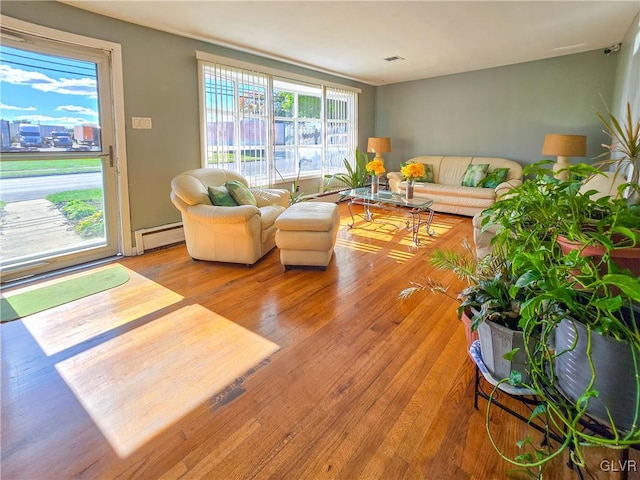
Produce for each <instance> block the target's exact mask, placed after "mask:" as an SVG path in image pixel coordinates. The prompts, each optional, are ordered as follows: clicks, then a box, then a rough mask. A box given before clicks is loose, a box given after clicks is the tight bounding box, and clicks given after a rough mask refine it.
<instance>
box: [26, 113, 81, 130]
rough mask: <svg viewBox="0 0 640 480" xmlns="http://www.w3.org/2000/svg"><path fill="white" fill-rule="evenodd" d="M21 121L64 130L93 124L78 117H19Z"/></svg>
mask: <svg viewBox="0 0 640 480" xmlns="http://www.w3.org/2000/svg"><path fill="white" fill-rule="evenodd" d="M20 119H21V120H27V121H30V122H31V123H36V124H38V123H39V124H42V125H63V126H64V127H66V128H71V127H74V126H75V125H89V124H93V123H94V122H87V119H86V118H80V117H52V116H49V115H21V116H20Z"/></svg>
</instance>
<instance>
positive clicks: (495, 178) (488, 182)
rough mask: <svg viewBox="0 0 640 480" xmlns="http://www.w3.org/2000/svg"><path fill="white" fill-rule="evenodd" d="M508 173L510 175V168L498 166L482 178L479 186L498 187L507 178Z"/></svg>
mask: <svg viewBox="0 0 640 480" xmlns="http://www.w3.org/2000/svg"><path fill="white" fill-rule="evenodd" d="M507 175H509V169H508V168H496V169H495V170H494V171H493V172H491V173H490V174H489V175H487V176H486V177H485V178H483V179H482V180H480V183H478V186H479V187H484V188H496V187H497V186H498V185H500V184H501V183H502V182H504V181H505V180H506V179H507Z"/></svg>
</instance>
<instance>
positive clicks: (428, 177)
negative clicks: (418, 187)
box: [400, 163, 433, 183]
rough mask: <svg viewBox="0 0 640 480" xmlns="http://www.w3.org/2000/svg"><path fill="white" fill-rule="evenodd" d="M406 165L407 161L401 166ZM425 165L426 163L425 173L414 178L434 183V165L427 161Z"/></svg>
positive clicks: (417, 180) (418, 180)
mask: <svg viewBox="0 0 640 480" xmlns="http://www.w3.org/2000/svg"><path fill="white" fill-rule="evenodd" d="M405 165H406V163H402V164H401V165H400V166H401V167H404V166H405ZM423 165H424V175H423V176H421V177H418V178H416V179H414V181H416V182H422V183H433V167H432V166H431V165H429V164H426V163H425V164H423Z"/></svg>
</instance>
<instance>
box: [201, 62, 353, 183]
mask: <svg viewBox="0 0 640 480" xmlns="http://www.w3.org/2000/svg"><path fill="white" fill-rule="evenodd" d="M200 55H204V56H207V57H208V55H207V54H199V59H200V61H199V65H200V73H201V88H202V90H201V91H202V92H203V99H202V102H201V103H202V105H201V108H202V111H203V116H202V118H203V125H202V132H203V135H202V144H203V152H204V158H203V165H204V166H205V167H215V168H225V169H229V170H233V171H236V172H238V173H240V174H242V175H243V176H245V177H246V178H247V179H248V180H249V182H250V184H251V185H255V186H259V185H269V184H272V183H273V182H274V180H278V179H279V178H284V179H290V178H294V177H296V176H301V177H305V176H307V177H321V176H323V175H325V174H331V173H335V172H339V171H343V170H344V162H343V160H344V159H345V158H350V159H353V154H354V151H355V148H356V144H357V115H356V112H357V94H358V92H357V91H356V90H350V89H348V88H346V87H345V88H337V87H334V86H331V85H323V84H321V83H314V82H318V81H317V80H314V79H299V78H295V79H292V78H285V77H283V76H281V75H282V73H283V72H276V73H278V75H276V74H274V72H273V71H264V72H260V71H256V70H253V69H248V68H246V67H247V65H242V66H231V65H225V64H222V63H217V62H210V61H205V60H203V59H202V58H200ZM256 68H258V67H257V66H256ZM266 70H268V69H266Z"/></svg>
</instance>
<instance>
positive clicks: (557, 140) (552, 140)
mask: <svg viewBox="0 0 640 480" xmlns="http://www.w3.org/2000/svg"><path fill="white" fill-rule="evenodd" d="M542 154H543V155H555V156H558V157H585V156H586V155H587V137H585V136H584V135H564V134H560V133H548V134H547V135H546V136H545V137H544V144H543V145H542Z"/></svg>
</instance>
